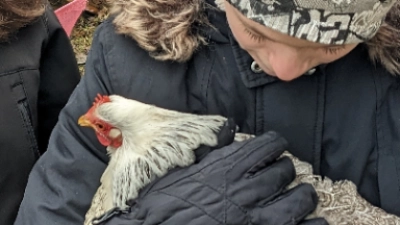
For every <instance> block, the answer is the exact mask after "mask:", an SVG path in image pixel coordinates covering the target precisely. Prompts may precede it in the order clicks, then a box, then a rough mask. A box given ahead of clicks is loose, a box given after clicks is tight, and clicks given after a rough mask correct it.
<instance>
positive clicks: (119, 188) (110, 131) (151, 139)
mask: <svg viewBox="0 0 400 225" xmlns="http://www.w3.org/2000/svg"><path fill="white" fill-rule="evenodd" d="M226 121H227V119H226V118H224V117H222V116H211V115H205V116H200V115H193V114H187V113H179V112H175V111H171V110H166V109H162V108H158V107H155V106H152V105H147V104H143V103H141V102H138V101H135V100H130V99H126V98H123V97H120V96H117V95H111V96H100V95H98V96H97V98H96V99H95V102H94V103H93V106H92V107H91V108H90V109H89V111H88V112H87V113H86V114H85V115H83V116H81V117H80V118H79V121H78V123H79V125H81V126H89V127H92V128H93V129H94V130H95V133H96V136H97V138H98V140H99V141H100V143H101V144H102V145H104V146H107V152H108V154H109V156H110V162H109V165H108V167H107V168H106V170H105V171H104V173H103V175H102V177H101V180H100V182H101V187H100V188H99V189H98V191H97V193H96V194H95V197H94V199H93V201H92V206H91V208H90V209H89V211H88V213H87V216H86V222H85V224H90V221H91V220H92V219H93V218H94V217H98V216H100V215H102V214H103V213H105V212H106V211H108V210H110V209H112V208H114V207H118V208H120V209H125V208H126V207H127V205H126V204H127V201H128V200H130V199H134V198H136V196H137V195H138V192H139V190H140V189H141V188H142V187H144V186H145V185H146V184H148V183H150V182H151V181H152V180H153V179H154V178H155V177H160V176H162V175H164V174H165V173H166V172H167V171H168V170H169V169H171V168H173V167H176V166H180V167H185V166H188V165H190V164H192V163H193V162H194V160H195V155H194V152H193V150H195V149H197V148H198V147H199V146H200V145H207V146H216V145H217V144H218V143H217V142H218V140H217V135H216V134H217V133H218V131H219V129H220V128H221V127H222V126H223V124H224V123H225V122H226ZM247 136H248V135H236V140H238V138H242V139H245V138H246V137H247Z"/></svg>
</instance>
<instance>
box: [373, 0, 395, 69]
mask: <svg viewBox="0 0 400 225" xmlns="http://www.w3.org/2000/svg"><path fill="white" fill-rule="evenodd" d="M366 44H367V45H368V48H369V55H370V58H371V59H372V60H373V62H380V63H382V64H383V65H384V66H385V68H386V69H387V70H388V71H389V72H390V73H392V74H396V75H400V1H399V0H398V1H397V2H396V3H395V5H394V6H393V8H392V9H391V10H390V11H389V13H388V15H387V16H386V19H385V22H384V23H383V25H382V26H381V27H380V29H379V31H378V33H377V34H376V35H375V37H373V38H372V39H371V40H369V41H367V42H366Z"/></svg>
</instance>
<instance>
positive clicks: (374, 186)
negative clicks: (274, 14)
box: [16, 11, 400, 225]
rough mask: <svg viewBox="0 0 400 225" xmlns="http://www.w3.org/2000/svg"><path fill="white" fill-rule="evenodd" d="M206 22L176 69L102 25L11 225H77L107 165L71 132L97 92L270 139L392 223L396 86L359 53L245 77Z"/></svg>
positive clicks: (230, 43)
mask: <svg viewBox="0 0 400 225" xmlns="http://www.w3.org/2000/svg"><path fill="white" fill-rule="evenodd" d="M208 13H209V15H208V16H209V19H210V21H211V23H212V24H214V25H215V26H216V27H217V28H218V31H216V30H213V29H209V30H206V31H205V32H206V37H208V39H209V45H207V46H203V47H201V48H200V49H198V50H197V51H196V53H195V54H194V56H193V57H192V59H191V60H189V61H188V62H186V63H177V62H170V61H167V62H162V61H156V60H154V59H153V58H151V57H150V56H149V54H148V53H147V52H146V51H144V50H143V49H141V48H140V47H138V45H137V43H136V42H135V41H134V40H132V39H131V38H129V37H126V36H124V35H119V34H116V32H115V29H114V26H113V24H112V21H111V19H108V20H107V21H105V22H104V23H103V24H102V25H101V26H100V27H99V28H98V30H97V32H96V34H95V36H94V41H93V46H92V50H91V52H90V55H89V58H88V62H87V65H86V74H85V75H84V77H83V79H82V81H81V82H80V84H79V85H78V87H77V89H76V90H75V92H74V93H73V95H72V97H71V98H70V100H69V103H68V104H67V106H66V107H65V108H64V110H63V111H62V113H61V117H60V121H59V123H58V124H57V126H56V128H55V130H54V132H53V134H52V136H51V140H50V146H49V150H48V151H47V152H46V153H45V154H44V155H43V157H42V158H41V159H40V160H39V161H38V163H37V164H36V166H35V167H34V169H33V172H32V173H31V176H30V179H29V183H28V188H27V190H26V195H25V198H24V200H23V203H22V206H21V208H20V212H19V215H18V218H17V223H16V224H24V225H27V224H41V225H46V224H78V223H81V222H82V221H83V219H84V214H85V212H86V210H87V209H88V207H89V204H90V203H91V198H92V196H93V194H94V192H95V191H96V189H97V187H98V185H99V180H100V176H101V174H102V172H103V171H104V168H105V167H106V164H107V162H108V157H107V155H106V151H105V149H104V147H102V146H100V144H99V143H98V141H97V140H96V137H95V135H94V132H93V131H92V130H89V129H82V128H81V127H79V126H78V125H77V121H78V117H79V116H81V115H82V114H84V113H85V112H86V111H87V110H88V109H89V108H90V106H91V104H92V101H93V99H94V97H95V96H96V95H97V93H101V94H118V95H122V96H125V97H128V98H133V99H137V100H139V101H143V102H146V103H150V104H155V105H157V106H160V107H164V108H168V109H173V110H179V111H185V112H192V113H198V114H209V113H210V114H221V115H223V116H229V117H233V118H234V119H235V121H236V122H237V123H238V125H239V126H240V128H241V132H246V133H253V134H262V133H264V132H267V131H269V130H274V131H277V132H278V133H280V134H281V135H282V136H283V137H284V138H285V139H287V140H288V142H289V150H290V151H291V153H293V154H294V155H295V156H297V157H299V158H300V159H302V160H305V161H308V162H310V163H311V164H312V165H313V167H314V170H315V172H316V173H318V174H321V175H324V176H325V175H326V176H328V177H330V178H332V179H334V180H339V179H349V180H351V181H353V182H354V183H355V184H356V185H357V186H358V190H359V192H360V193H361V195H362V196H363V197H364V198H366V199H367V200H368V201H369V202H371V203H373V204H374V205H376V206H379V207H382V208H383V209H385V210H387V211H388V212H391V213H395V214H397V215H399V216H400V166H399V165H400V129H399V128H400V86H399V81H400V80H399V78H397V77H394V76H392V75H390V74H389V73H388V72H387V71H386V70H385V69H384V68H383V67H382V66H380V65H378V66H374V65H373V64H372V63H371V62H370V61H369V59H368V52H367V49H366V48H365V46H364V45H359V46H358V47H357V48H356V49H354V50H353V51H352V52H351V53H350V54H348V55H346V56H345V57H343V58H341V59H339V60H337V61H335V62H333V63H330V64H328V65H326V66H323V67H322V66H321V67H319V68H317V71H316V72H315V73H314V74H313V75H309V76H302V77H300V78H298V79H296V80H294V81H292V82H283V81H279V80H277V79H276V78H273V77H270V76H268V75H266V74H264V73H255V72H253V71H252V70H251V63H252V61H253V60H252V58H251V57H250V56H249V55H248V54H247V53H246V52H245V51H244V50H242V49H241V48H240V47H239V45H238V44H237V43H236V42H235V40H234V38H233V37H232V34H231V33H230V30H229V26H228V25H227V23H226V19H225V16H224V14H223V13H217V12H212V11H209V12H208ZM205 197H206V196H205ZM154 204H158V203H157V202H155V203H154ZM188 216H190V215H188Z"/></svg>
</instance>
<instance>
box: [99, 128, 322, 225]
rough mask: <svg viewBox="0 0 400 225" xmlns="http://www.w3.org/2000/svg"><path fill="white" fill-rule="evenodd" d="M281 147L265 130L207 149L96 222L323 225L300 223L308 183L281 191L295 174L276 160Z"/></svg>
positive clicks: (308, 205)
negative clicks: (127, 205) (124, 207)
mask: <svg viewBox="0 0 400 225" xmlns="http://www.w3.org/2000/svg"><path fill="white" fill-rule="evenodd" d="M285 147H286V141H285V140H284V139H283V138H281V137H279V136H278V135H277V134H276V133H274V132H269V133H266V134H264V135H262V136H259V137H256V138H254V139H251V140H247V141H244V142H235V143H233V144H231V145H229V146H226V147H223V148H221V149H219V150H215V151H211V152H210V153H209V154H208V155H207V156H205V157H204V159H202V160H201V161H200V162H198V163H197V164H194V165H192V166H190V167H187V168H180V169H175V170H173V171H171V172H170V173H168V174H167V175H166V176H164V177H162V178H160V179H157V180H156V181H154V182H152V183H151V184H150V185H148V186H147V187H146V188H144V189H143V190H142V192H141V193H140V195H139V197H138V198H136V199H135V200H134V201H133V202H132V206H131V208H130V209H129V210H127V211H118V210H114V211H111V212H109V213H107V214H106V215H104V217H102V218H100V219H99V220H98V221H97V222H98V223H97V224H103V225H114V224H115V225H116V224H118V225H122V224H126V225H128V224H129V225H139V224H140V225H144V224H146V225H150V224H163V225H178V224H193V225H196V224H199V225H204V224H207V225H212V224H240V225H242V224H260V225H261V224H271V225H281V224H282V225H283V224H302V225H322V224H327V223H326V221H325V220H323V219H314V220H310V221H304V218H305V217H306V216H307V215H308V214H309V213H311V212H312V211H313V210H314V209H315V207H316V205H317V195H316V193H315V191H314V189H313V188H312V187H311V186H310V185H308V184H302V185H299V186H297V187H295V188H294V189H291V190H289V191H285V190H286V187H287V185H288V184H290V183H291V182H292V181H293V179H294V177H295V170H294V167H293V164H292V162H291V161H290V160H289V159H288V158H286V157H283V158H279V157H280V155H281V154H282V153H283V151H284V150H285Z"/></svg>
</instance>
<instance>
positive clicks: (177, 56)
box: [111, 0, 207, 62]
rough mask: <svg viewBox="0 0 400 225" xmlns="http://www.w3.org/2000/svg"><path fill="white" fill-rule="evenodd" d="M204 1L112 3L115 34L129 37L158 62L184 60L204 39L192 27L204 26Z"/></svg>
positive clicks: (116, 0) (130, 0) (121, 0)
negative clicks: (114, 15) (195, 25)
mask: <svg viewBox="0 0 400 225" xmlns="http://www.w3.org/2000/svg"><path fill="white" fill-rule="evenodd" d="M203 1H204V0H114V1H113V2H112V3H113V4H112V5H113V7H112V10H111V13H112V14H116V17H115V19H114V24H115V25H116V28H117V32H118V33H121V34H126V35H129V36H131V37H133V38H134V39H135V40H136V41H137V42H138V44H139V45H140V46H141V47H142V48H144V49H146V50H147V51H148V52H149V53H150V55H151V56H152V57H154V58H156V59H158V60H174V61H178V62H182V61H186V60H188V59H189V58H190V57H191V55H192V53H193V52H194V51H195V49H196V48H197V47H198V46H199V45H200V44H204V43H205V41H204V38H203V37H202V36H201V35H200V34H199V32H198V30H195V29H193V27H194V26H193V25H194V24H197V25H199V24H204V23H207V19H206V17H205V14H204V13H203V10H204V4H203Z"/></svg>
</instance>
